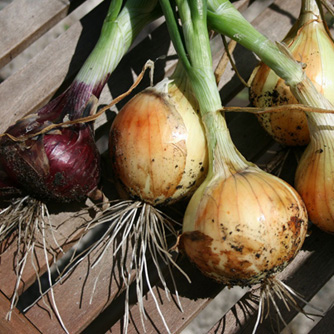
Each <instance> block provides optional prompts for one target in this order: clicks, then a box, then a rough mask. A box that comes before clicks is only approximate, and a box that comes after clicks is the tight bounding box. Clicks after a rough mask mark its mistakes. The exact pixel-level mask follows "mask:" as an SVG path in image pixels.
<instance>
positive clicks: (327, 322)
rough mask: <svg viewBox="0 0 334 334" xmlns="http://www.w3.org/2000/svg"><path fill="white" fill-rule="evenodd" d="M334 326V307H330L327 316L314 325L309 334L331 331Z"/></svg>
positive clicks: (322, 333)
mask: <svg viewBox="0 0 334 334" xmlns="http://www.w3.org/2000/svg"><path fill="white" fill-rule="evenodd" d="M333 328H334V307H332V308H331V309H329V310H328V311H327V313H326V316H325V317H324V318H323V319H322V320H320V322H319V323H318V324H317V325H316V326H314V327H313V329H312V330H311V331H310V333H309V334H324V333H331V332H332V331H333Z"/></svg>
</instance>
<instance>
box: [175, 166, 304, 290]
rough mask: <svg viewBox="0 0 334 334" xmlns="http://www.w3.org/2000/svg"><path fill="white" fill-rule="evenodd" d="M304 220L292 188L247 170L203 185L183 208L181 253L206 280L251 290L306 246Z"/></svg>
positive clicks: (256, 171) (249, 169) (300, 202)
mask: <svg viewBox="0 0 334 334" xmlns="http://www.w3.org/2000/svg"><path fill="white" fill-rule="evenodd" d="M307 221H308V220H307V212H306V209H305V206H304V204H303V202H302V200H301V199H300V197H299V195H298V194H297V192H296V191H295V190H294V189H293V188H292V187H291V186H290V185H288V184H287V183H285V182H284V181H282V180H281V179H279V178H277V177H275V176H273V175H270V174H267V173H264V172H263V171H261V170H259V169H258V168H255V167H249V168H246V169H245V170H243V171H240V172H238V173H235V174H232V175H231V176H229V177H228V178H226V179H224V178H220V177H216V178H213V179H211V180H210V181H208V182H205V183H203V184H202V186H201V187H200V188H199V189H198V190H197V192H196V193H195V194H194V196H193V197H192V199H191V201H190V203H189V205H188V207H187V210H186V213H185V217H184V221H183V233H182V235H181V238H180V249H182V250H184V251H185V253H186V254H187V255H188V257H189V258H190V260H191V261H192V262H194V263H195V264H196V265H197V266H198V268H199V269H200V270H201V271H202V272H203V273H204V274H205V275H207V276H209V277H211V278H213V279H215V280H217V281H219V282H223V283H224V284H227V285H229V286H234V285H240V286H249V285H253V284H257V283H260V282H261V281H263V280H264V279H265V278H267V277H270V276H272V275H273V274H275V273H276V272H279V271H281V270H283V269H284V268H285V267H286V266H287V264H288V263H289V262H290V261H291V260H292V259H293V258H294V257H295V255H296V254H297V252H298V251H299V250H300V248H301V246H302V244H303V242H304V239H305V236H306V231H307Z"/></svg>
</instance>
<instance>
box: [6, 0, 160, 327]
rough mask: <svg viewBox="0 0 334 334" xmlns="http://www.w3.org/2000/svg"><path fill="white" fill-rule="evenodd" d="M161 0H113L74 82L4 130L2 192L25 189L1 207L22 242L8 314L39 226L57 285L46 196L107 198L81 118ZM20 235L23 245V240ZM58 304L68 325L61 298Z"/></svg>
mask: <svg viewBox="0 0 334 334" xmlns="http://www.w3.org/2000/svg"><path fill="white" fill-rule="evenodd" d="M156 4H157V1H156V0H155V1H151V0H150V1H148V0H141V1H138V0H128V1H127V2H126V3H125V4H124V5H123V1H120V0H115V1H112V2H111V4H110V6H109V9H108V13H107V15H106V18H105V20H104V23H103V26H102V31H101V35H100V37H99V39H98V41H97V44H96V46H95V47H94V49H93V51H92V52H91V54H90V55H89V57H88V58H87V60H86V61H85V63H84V64H83V66H82V67H81V69H80V71H79V72H78V74H77V75H76V77H75V79H74V81H73V82H72V84H71V85H70V86H69V87H68V89H67V90H66V91H65V92H64V93H62V94H61V95H59V96H58V97H56V98H55V99H53V100H52V101H51V102H49V103H48V104H47V105H46V106H44V107H42V108H41V109H40V110H38V111H37V112H36V113H34V114H30V115H28V116H26V117H24V118H22V119H20V120H19V121H17V122H16V123H15V124H14V125H12V126H10V127H9V128H8V129H7V130H6V132H5V133H4V134H2V136H1V139H0V163H1V164H2V167H3V170H4V173H5V176H4V177H3V180H4V181H2V182H1V183H0V186H1V185H2V183H3V186H4V187H1V194H4V192H3V190H2V189H5V190H6V189H7V190H8V182H9V185H10V184H14V185H16V186H17V187H19V189H20V190H22V192H23V193H24V194H25V195H26V194H27V196H25V197H23V198H18V199H13V202H12V203H11V204H10V205H9V206H8V207H7V208H4V209H3V210H2V211H0V217H1V220H2V224H1V228H0V241H1V240H4V239H5V238H6V237H7V236H8V234H9V233H11V232H12V231H13V230H15V229H14V225H15V224H16V229H17V230H18V231H19V232H18V233H19V236H18V238H17V242H18V245H17V247H18V250H22V251H19V252H18V253H17V254H18V255H17V256H18V259H17V268H15V271H16V273H17V282H16V283H17V284H16V287H15V291H14V293H13V297H12V302H11V308H10V312H9V314H8V318H10V315H11V311H12V310H13V308H14V307H15V305H16V303H17V298H18V297H17V293H18V287H19V283H20V280H21V276H22V272H23V270H24V266H25V263H26V259H27V256H28V254H29V253H31V254H33V255H32V259H33V257H34V247H35V245H36V239H38V236H37V233H41V234H42V235H41V237H42V243H43V245H42V247H43V249H44V254H45V261H46V265H47V270H48V274H49V276H48V277H49V284H50V286H51V287H52V282H51V274H50V270H49V269H50V268H49V258H48V256H49V255H48V253H49V254H51V255H52V256H53V258H54V259H55V258H56V254H55V253H56V251H58V252H61V251H62V249H61V248H60V246H59V245H58V243H57V240H56V239H55V237H54V230H53V226H52V224H51V222H50V220H49V214H48V210H47V206H46V203H47V202H50V201H57V202H73V201H82V200H84V199H85V198H87V197H88V196H89V197H92V199H94V200H102V199H103V196H102V195H103V194H102V193H101V191H100V190H99V189H98V185H99V181H100V174H101V168H100V154H99V152H98V149H97V147H96V144H95V141H94V124H93V123H92V122H90V123H88V122H85V121H84V120H83V119H84V118H86V117H88V116H92V115H94V114H95V112H96V107H97V101H98V100H97V99H98V98H99V96H100V94H101V91H102V89H103V87H104V86H105V84H106V82H107V81H108V79H109V77H110V74H111V73H112V72H113V70H114V69H115V68H116V66H117V65H118V63H119V62H120V60H121V59H122V57H123V55H124V54H125V52H126V51H127V50H128V49H129V47H130V46H131V44H132V42H133V40H134V38H135V37H136V36H137V34H138V33H139V32H140V31H141V29H142V28H143V27H144V26H145V25H146V24H147V23H148V22H150V21H152V20H153V19H155V18H156V17H157V14H158V13H157V12H156V11H155V7H156ZM88 118H89V117H88ZM0 176H1V175H0ZM6 182H7V186H6ZM6 187H7V188H6ZM20 233H22V235H24V238H21V235H20ZM45 233H50V234H51V235H52V237H53V239H54V242H55V244H56V246H57V248H58V249H57V250H56V251H55V250H53V249H52V247H51V246H50V245H48V244H47V243H46V239H45ZM22 240H23V241H24V244H23V245H21V244H20V241H22ZM32 261H34V260H32ZM33 265H34V264H33ZM37 279H38V280H39V277H37ZM41 293H42V292H41ZM51 295H52V296H53V293H52V291H51ZM53 299H54V298H53ZM53 302H54V300H53ZM53 306H54V307H55V312H56V314H57V316H58V320H59V321H60V322H61V325H62V327H63V328H64V330H65V331H67V330H66V327H65V325H64V324H63V323H62V320H61V317H60V315H59V313H58V310H57V307H56V304H55V303H53Z"/></svg>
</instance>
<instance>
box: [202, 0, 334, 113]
mask: <svg viewBox="0 0 334 334" xmlns="http://www.w3.org/2000/svg"><path fill="white" fill-rule="evenodd" d="M208 25H209V26H210V28H212V29H213V30H215V31H216V32H218V33H220V34H223V35H225V36H228V37H230V38H231V39H233V40H235V41H236V42H238V43H239V44H241V45H242V46H244V47H245V48H247V49H248V50H250V51H252V52H254V53H255V54H256V55H257V56H258V57H259V58H260V59H261V60H262V61H263V62H264V63H265V64H266V65H268V66H269V67H270V68H271V69H272V70H273V71H274V72H275V73H276V74H277V75H278V76H279V77H281V78H282V79H284V80H285V82H286V84H287V85H288V86H289V87H290V89H291V92H292V93H293V95H294V96H295V97H296V99H297V100H298V102H299V103H301V104H304V105H307V106H311V107H317V108H323V109H330V110H332V109H333V106H332V105H331V103H330V102H329V101H328V100H327V99H325V98H324V97H323V95H322V94H320V93H319V92H318V91H317V90H316V88H315V87H314V85H313V84H312V82H311V80H309V78H307V76H306V75H305V72H304V70H303V64H302V63H298V62H296V61H295V60H294V58H293V57H292V56H291V55H290V53H289V51H288V49H287V48H286V46H284V45H283V44H281V43H279V42H276V43H275V42H272V41H271V40H269V39H268V38H267V37H266V36H264V35H262V34H261V33H260V32H259V31H257V30H256V29H255V28H254V27H253V26H252V25H251V24H250V23H249V22H248V21H247V20H246V19H245V18H244V17H243V16H242V14H241V13H240V12H239V11H238V10H237V9H236V8H235V7H234V6H233V5H232V4H231V3H230V1H229V0H208Z"/></svg>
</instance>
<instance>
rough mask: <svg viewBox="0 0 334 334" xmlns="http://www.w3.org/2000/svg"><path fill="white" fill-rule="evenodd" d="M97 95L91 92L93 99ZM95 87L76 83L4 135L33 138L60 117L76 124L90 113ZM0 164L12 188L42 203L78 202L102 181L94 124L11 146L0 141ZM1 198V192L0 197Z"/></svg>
mask: <svg viewBox="0 0 334 334" xmlns="http://www.w3.org/2000/svg"><path fill="white" fill-rule="evenodd" d="M98 86H99V91H95V93H97V95H99V94H100V90H101V85H98ZM93 91H94V87H90V86H88V85H85V84H83V83H81V84H78V83H76V82H74V83H73V84H72V85H71V86H70V87H69V89H68V90H67V91H66V92H64V93H63V94H62V95H60V96H59V97H57V98H56V99H54V100H52V101H51V102H50V103H48V104H47V105H46V106H45V107H42V108H41V109H40V110H39V111H38V112H37V113H36V114H31V115H28V116H27V117H25V118H22V119H21V120H19V121H17V122H16V123H15V124H14V125H12V126H10V127H9V128H8V129H7V130H6V133H9V134H11V135H13V136H14V137H20V136H22V135H27V134H29V133H32V134H33V133H36V132H38V131H40V130H42V129H43V128H45V127H46V126H48V125H50V124H53V123H60V122H64V121H65V120H64V117H65V116H67V118H68V119H71V120H73V119H77V118H80V117H84V116H88V115H90V114H93V113H94V112H95V110H96V108H94V106H95V104H94V103H93V102H92V100H89V99H90V98H91V96H92V92H93ZM0 162H1V163H2V165H3V168H4V171H5V172H6V173H7V175H8V176H9V178H10V179H11V180H12V182H13V183H14V184H18V185H19V187H20V188H21V189H22V190H24V191H25V192H26V193H28V194H30V195H32V196H34V197H36V198H38V199H41V200H43V201H48V200H56V201H59V202H72V201H81V200H83V199H85V198H86V197H87V196H88V194H89V193H90V192H92V191H94V190H95V189H96V188H97V187H98V184H99V181H100V174H101V170H100V154H99V152H98V150H97V147H96V144H95V140H94V129H93V125H92V123H80V124H74V125H71V126H68V127H59V128H56V129H53V130H51V131H49V132H47V133H45V134H42V135H38V136H35V137H33V138H29V139H26V140H24V141H19V142H16V141H12V140H11V139H10V138H9V137H7V136H4V137H2V138H1V140H0ZM0 195H1V193H0Z"/></svg>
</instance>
